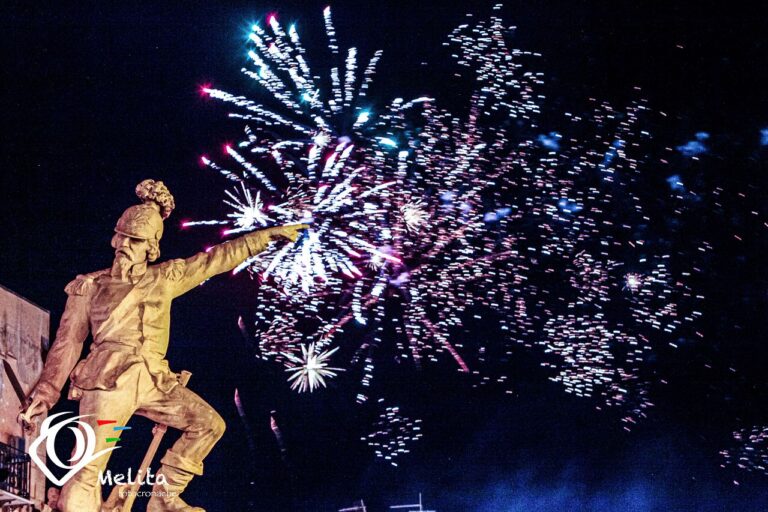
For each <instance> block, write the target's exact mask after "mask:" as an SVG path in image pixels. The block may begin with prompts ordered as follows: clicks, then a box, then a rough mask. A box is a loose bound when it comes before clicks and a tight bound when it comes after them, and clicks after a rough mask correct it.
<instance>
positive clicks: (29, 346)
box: [0, 286, 50, 507]
mask: <svg viewBox="0 0 768 512" xmlns="http://www.w3.org/2000/svg"><path fill="white" fill-rule="evenodd" d="M49 324H50V314H49V313H48V311H46V310H44V309H43V308H41V307H40V306H37V305H35V304H33V303H32V302H30V301H28V300H26V299H24V298H23V297H20V296H18V295H16V294H15V293H13V292H11V291H10V290H7V289H6V288H3V287H2V286H0V359H2V360H3V361H6V362H7V363H8V364H9V365H10V368H11V370H12V371H13V372H14V374H15V375H16V378H17V380H18V381H19V384H20V385H21V389H22V391H23V392H24V394H25V395H27V394H29V392H30V391H31V390H32V387H33V386H34V385H35V383H37V379H38V378H40V374H41V373H42V371H43V353H44V352H46V351H47V350H48V346H49V329H50V325H49ZM3 366H4V365H3ZM19 407H20V403H19V397H18V396H17V394H16V391H15V390H14V388H13V386H12V384H11V377H10V375H8V373H7V371H6V369H5V368H0V443H5V444H7V445H10V446H12V447H13V448H16V449H18V450H22V451H25V452H26V451H27V447H28V446H29V444H30V443H31V441H32V439H31V438H30V437H29V436H25V435H24V433H23V431H22V428H21V425H19V423H18V422H17V421H16V416H17V414H18V413H19ZM42 448H43V447H41V449H42ZM42 451H43V452H44V451H45V450H42ZM40 455H41V457H42V458H43V460H45V454H44V453H41V454H40ZM30 471H31V477H30V489H29V492H30V498H31V499H32V501H34V502H35V504H36V505H37V506H38V507H40V506H41V505H42V502H43V500H44V499H45V476H44V475H43V473H42V472H41V471H40V470H39V469H38V468H37V467H36V466H35V465H34V464H32V465H31V467H30Z"/></svg>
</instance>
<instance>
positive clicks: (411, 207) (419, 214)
mask: <svg viewBox="0 0 768 512" xmlns="http://www.w3.org/2000/svg"><path fill="white" fill-rule="evenodd" d="M400 213H401V214H402V215H403V222H405V227H406V229H407V230H408V231H418V230H419V229H421V228H422V227H423V226H425V225H426V224H427V219H429V213H428V212H427V211H426V210H424V204H423V203H422V202H421V200H416V201H409V202H407V203H405V204H404V205H403V206H401V207H400Z"/></svg>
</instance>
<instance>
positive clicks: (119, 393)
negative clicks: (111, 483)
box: [59, 379, 136, 512]
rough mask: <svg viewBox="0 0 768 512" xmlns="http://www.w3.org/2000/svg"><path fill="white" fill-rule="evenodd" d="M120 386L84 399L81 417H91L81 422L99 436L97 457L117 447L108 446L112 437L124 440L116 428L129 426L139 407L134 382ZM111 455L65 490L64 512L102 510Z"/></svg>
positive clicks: (85, 395)
mask: <svg viewBox="0 0 768 512" xmlns="http://www.w3.org/2000/svg"><path fill="white" fill-rule="evenodd" d="M120 380H122V381H123V382H120ZM120 380H119V381H118V386H117V387H116V388H115V389H113V390H110V391H101V390H92V391H84V392H83V397H82V398H81V399H80V414H91V415H93V416H90V417H88V418H82V419H81V421H83V422H85V423H88V424H89V425H91V427H92V428H93V430H94V432H95V433H96V448H95V449H94V453H95V452H98V451H100V450H103V449H105V448H109V447H111V446H114V445H115V443H114V442H107V438H109V437H120V431H114V430H113V427H114V426H116V425H125V423H126V422H127V421H128V420H129V419H130V417H131V415H132V414H133V410H134V407H135V396H136V386H135V385H131V384H132V383H131V382H130V380H127V379H120ZM97 420H115V422H116V423H112V424H109V425H103V426H99V425H98V423H97ZM111 453H112V452H107V453H105V454H104V455H102V456H101V457H99V458H97V459H96V460H94V461H92V462H91V463H89V464H88V465H86V466H85V467H84V468H83V469H81V470H80V471H78V472H77V474H76V475H75V476H74V477H72V479H71V480H69V481H68V482H67V483H66V484H64V487H63V488H62V489H61V497H60V498H59V508H60V509H61V511H62V512H98V511H99V510H100V508H101V503H102V496H101V482H100V481H99V475H100V474H101V473H102V472H103V471H104V468H106V467H107V462H109V456H110V454H111Z"/></svg>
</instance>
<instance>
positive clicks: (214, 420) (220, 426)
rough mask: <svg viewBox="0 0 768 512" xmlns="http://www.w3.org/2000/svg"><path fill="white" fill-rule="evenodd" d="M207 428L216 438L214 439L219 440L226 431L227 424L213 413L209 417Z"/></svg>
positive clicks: (217, 414)
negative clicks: (209, 422)
mask: <svg viewBox="0 0 768 512" xmlns="http://www.w3.org/2000/svg"><path fill="white" fill-rule="evenodd" d="M209 428H210V429H211V433H212V434H213V435H214V436H216V439H221V436H223V435H224V431H225V430H227V424H226V422H225V421H224V418H222V417H221V415H220V414H219V413H217V412H214V413H213V415H212V417H211V424H210V427H209Z"/></svg>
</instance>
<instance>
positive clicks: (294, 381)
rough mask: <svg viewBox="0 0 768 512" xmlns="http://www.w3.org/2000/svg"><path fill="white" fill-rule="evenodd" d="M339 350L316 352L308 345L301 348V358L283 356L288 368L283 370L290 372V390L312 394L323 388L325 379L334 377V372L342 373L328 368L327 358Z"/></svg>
mask: <svg viewBox="0 0 768 512" xmlns="http://www.w3.org/2000/svg"><path fill="white" fill-rule="evenodd" d="M338 349H339V348H338V347H336V348H334V349H332V350H324V351H317V350H316V349H315V344H314V343H310V344H309V345H308V346H307V345H302V346H301V353H302V354H301V357H297V356H296V355H294V354H288V353H286V354H283V355H285V357H286V358H288V361H289V363H288V364H289V366H288V368H286V369H285V371H287V372H291V373H292V375H291V376H290V377H288V382H291V389H294V390H298V392H299V393H304V392H305V391H309V392H310V393H311V392H313V391H314V390H315V389H317V388H319V387H321V386H322V387H325V386H326V384H325V379H326V378H332V377H335V376H336V372H340V371H344V370H343V369H341V368H331V367H329V366H328V362H327V360H328V358H330V357H331V356H332V355H333V353H334V352H336V351H337V350H338Z"/></svg>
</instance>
